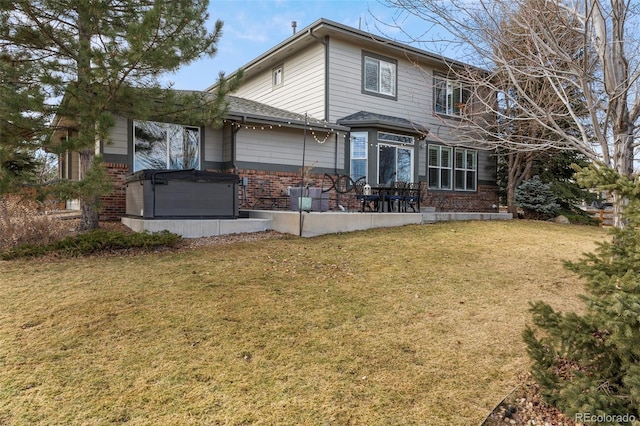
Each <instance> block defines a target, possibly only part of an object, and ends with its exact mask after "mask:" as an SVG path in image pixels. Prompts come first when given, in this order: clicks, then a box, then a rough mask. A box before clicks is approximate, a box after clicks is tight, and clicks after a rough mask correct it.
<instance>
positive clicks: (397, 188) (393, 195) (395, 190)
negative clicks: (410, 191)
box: [384, 182, 407, 212]
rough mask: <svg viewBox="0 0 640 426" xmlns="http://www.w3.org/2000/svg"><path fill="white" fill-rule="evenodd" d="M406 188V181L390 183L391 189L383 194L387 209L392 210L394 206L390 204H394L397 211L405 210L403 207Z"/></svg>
mask: <svg viewBox="0 0 640 426" xmlns="http://www.w3.org/2000/svg"><path fill="white" fill-rule="evenodd" d="M406 188H407V183H406V182H394V183H393V184H392V185H391V190H389V192H388V193H385V194H384V201H385V202H386V203H387V211H388V212H392V211H394V208H393V207H392V205H396V206H397V207H398V208H397V211H398V212H401V211H403V210H404V211H406V209H405V208H404V206H403V204H404V199H405V190H406Z"/></svg>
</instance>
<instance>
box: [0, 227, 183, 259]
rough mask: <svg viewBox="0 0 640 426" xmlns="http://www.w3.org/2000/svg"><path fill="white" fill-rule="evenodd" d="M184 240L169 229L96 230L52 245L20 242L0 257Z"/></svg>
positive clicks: (72, 252)
mask: <svg viewBox="0 0 640 426" xmlns="http://www.w3.org/2000/svg"><path fill="white" fill-rule="evenodd" d="M180 241H181V238H180V236H178V235H176V234H172V233H170V232H168V231H162V232H158V233H154V234H149V233H124V232H121V231H110V230H106V229H96V230H93V231H89V232H86V233H83V234H78V235H74V236H70V237H66V238H64V239H61V240H59V241H55V242H52V243H50V244H44V245H36V244H24V245H20V246H17V247H14V248H13V249H10V250H7V251H5V252H3V253H1V254H0V257H1V258H2V259H3V260H11V259H17V258H20V257H36V256H42V255H46V254H51V253H53V254H56V255H60V256H66V257H78V256H86V255H91V254H96V253H105V252H117V251H122V250H128V249H144V250H149V249H153V248H159V247H175V246H176V245H177V244H178V243H179V242H180Z"/></svg>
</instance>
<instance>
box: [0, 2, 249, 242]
mask: <svg viewBox="0 0 640 426" xmlns="http://www.w3.org/2000/svg"><path fill="white" fill-rule="evenodd" d="M208 3H209V2H208V0H55V1H53V0H15V1H13V2H0V43H1V44H0V51H6V52H10V53H12V54H14V56H16V57H18V56H19V57H20V59H21V63H22V64H25V63H30V64H33V65H32V66H34V70H33V75H34V79H36V80H37V82H38V83H39V85H40V87H41V90H42V91H43V92H45V93H46V94H47V95H48V100H56V99H58V100H59V99H62V101H61V102H59V104H58V105H56V108H55V109H54V112H55V114H56V116H57V117H58V118H61V117H64V118H67V119H72V120H73V121H74V123H75V124H74V127H75V129H76V130H77V132H76V135H75V136H74V137H73V138H69V140H65V141H64V143H62V142H60V141H52V142H56V143H57V145H55V146H53V147H52V149H58V150H60V151H65V150H74V151H78V152H79V153H80V163H81V164H80V173H81V175H82V177H83V181H82V182H80V183H77V184H69V185H67V186H66V188H65V191H66V194H67V195H69V196H71V195H73V196H75V197H77V198H79V199H80V201H81V208H82V222H81V228H83V229H91V228H95V227H97V225H98V208H97V207H98V199H99V197H100V195H104V194H105V193H107V192H108V191H109V190H110V185H108V184H105V179H106V176H105V174H104V170H103V167H102V166H101V164H100V159H99V158H96V156H95V146H96V143H97V142H98V141H102V142H103V143H108V142H109V141H108V134H109V133H108V132H109V129H110V127H111V126H113V124H114V118H113V116H112V114H113V113H115V112H117V113H121V114H125V115H127V116H129V117H135V118H137V119H148V118H151V117H153V118H154V119H172V118H173V119H178V118H179V119H181V120H183V121H182V122H183V123H184V124H197V125H204V124H216V123H219V122H220V121H221V119H222V117H223V115H224V112H225V109H226V103H225V101H224V96H225V95H226V93H227V92H228V91H229V90H232V89H233V88H234V87H235V85H236V84H237V83H238V80H239V79H236V80H234V81H233V82H225V81H224V78H223V77H224V76H223V75H220V78H221V83H220V85H219V90H218V92H217V94H216V96H213V97H205V95H204V94H197V93H191V94H188V95H186V94H182V93H178V92H173V91H170V90H166V89H167V88H166V87H162V86H161V85H160V83H159V77H160V76H161V75H162V74H164V73H170V72H173V71H175V70H177V69H178V68H179V67H180V66H182V65H185V64H188V63H190V62H192V61H194V60H196V59H198V58H200V57H202V56H203V55H209V56H212V55H214V54H215V53H216V45H217V43H218V40H219V37H220V36H221V31H222V22H220V21H217V22H216V23H215V27H214V29H213V31H211V32H209V31H208V30H207V29H206V28H205V25H206V21H207V18H208V14H207V7H208ZM239 76H241V74H240V75H239ZM45 111H47V112H50V111H48V108H47V106H46V105H45V103H44V102H43V103H42V104H41V106H40V110H39V113H41V114H42V113H44V112H45Z"/></svg>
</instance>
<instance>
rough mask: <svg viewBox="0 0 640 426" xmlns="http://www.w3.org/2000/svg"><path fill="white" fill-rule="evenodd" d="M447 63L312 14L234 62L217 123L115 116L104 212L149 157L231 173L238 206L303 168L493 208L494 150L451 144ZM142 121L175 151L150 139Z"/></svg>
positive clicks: (455, 105) (459, 97)
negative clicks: (235, 83)
mask: <svg viewBox="0 0 640 426" xmlns="http://www.w3.org/2000/svg"><path fill="white" fill-rule="evenodd" d="M451 66H453V67H464V64H462V63H458V62H455V61H451V60H447V59H446V58H443V57H441V56H439V55H435V54H433V53H430V52H427V51H424V50H420V49H417V48H414V47H411V46H408V45H405V44H401V43H398V42H395V41H392V40H389V39H386V38H383V37H379V36H374V35H372V34H370V33H368V32H365V31H361V30H359V29H355V28H351V27H348V26H345V25H342V24H338V23H336V22H332V21H329V20H326V19H319V20H318V21H316V22H314V23H313V24H311V25H309V26H308V27H306V28H304V29H303V30H301V31H299V32H297V33H295V34H293V35H292V36H290V37H289V38H287V39H286V40H284V41H283V42H282V43H280V44H278V45H277V46H275V47H274V48H272V49H271V50H269V51H267V52H265V53H264V54H262V55H260V56H259V57H257V58H255V59H254V60H253V61H251V62H249V63H248V64H246V65H245V66H244V67H243V69H244V76H245V77H244V78H245V79H244V83H243V85H242V86H241V88H240V89H239V90H238V91H236V92H235V93H234V94H233V96H230V97H229V98H228V100H229V112H228V114H227V116H226V118H225V120H224V125H223V126H222V128H219V129H213V128H210V127H207V126H201V127H194V126H183V125H181V124H179V123H178V124H176V123H172V124H167V123H154V122H141V121H136V119H135V117H123V116H118V117H117V120H116V126H115V127H114V128H113V130H112V134H111V137H110V141H109V142H108V143H102V142H98V146H97V150H99V152H100V153H102V154H103V157H104V161H105V162H106V164H107V167H108V169H109V173H110V174H111V175H112V177H113V178H114V181H115V182H116V191H115V192H114V194H113V195H112V196H111V197H108V199H106V200H105V202H104V210H103V212H102V216H103V218H112V219H117V218H119V217H121V216H123V215H124V213H125V184H124V182H125V180H126V179H127V176H129V175H130V174H131V173H133V172H136V171H137V170H141V169H147V168H195V169H201V170H212V171H226V172H233V173H236V174H238V176H239V177H240V178H241V180H240V182H241V184H240V186H239V188H238V197H239V205H240V207H241V208H250V207H258V208H259V207H260V206H259V205H258V202H259V200H260V199H261V198H266V199H270V200H276V199H280V198H282V199H284V197H285V196H286V194H287V192H288V190H289V188H290V187H292V186H297V185H300V183H301V179H307V182H305V183H306V184H311V185H312V186H313V185H323V178H324V175H325V174H329V175H330V176H333V177H337V176H338V175H348V176H350V177H351V179H352V180H356V179H358V178H361V177H363V176H364V177H365V179H366V180H367V181H368V182H370V183H371V184H378V183H381V184H382V183H389V182H393V181H410V182H421V183H422V185H423V201H422V205H424V206H431V207H434V208H436V210H438V211H466V212H470V211H473V212H492V211H496V210H497V207H496V206H497V205H498V193H497V190H498V188H497V184H496V160H495V157H494V156H493V155H492V153H491V152H489V151H485V150H481V149H478V148H477V147H476V146H473V144H471V145H469V144H468V145H467V146H461V145H460V144H457V143H455V142H456V141H455V140H454V139H453V136H452V135H453V133H452V132H451V131H450V130H451V129H452V128H453V127H455V125H456V123H457V122H458V121H459V120H460V112H461V110H462V108H465V107H468V106H469V104H470V103H472V102H473V99H470V95H469V93H470V91H469V90H467V88H465V87H464V86H463V85H462V84H460V83H459V82H457V81H455V80H452V79H448V78H447V75H448V70H449V69H450V68H449V67H451ZM215 90H216V86H215V85H212V86H211V87H209V88H207V89H206V91H207V92H211V93H213V92H215ZM149 128H154V129H156V130H158V131H161V132H162V134H163V135H166V138H167V143H166V144H165V145H164V146H169V145H171V142H172V141H170V140H169V139H172V138H173V139H175V141H176V142H178V143H177V144H175V146H180V147H181V148H179V150H178V151H179V152H177V151H176V152H173V151H171V150H168V148H164V149H166V150H167V152H160V151H157V150H153V149H152V150H149V149H148V144H149V143H150V141H148V140H145V136H144V135H147V134H149ZM173 155H175V157H176V158H175V160H176V161H175V162H174V161H173V160H172V156H173ZM75 161H76V159H74V156H73V154H72V153H70V154H69V155H68V156H67V157H65V158H63V159H62V161H61V163H60V164H61V170H62V177H69V178H73V177H77V173H76V174H74V171H75V170H76V168H75V166H74V162H75ZM303 170H307V171H308V172H309V173H308V174H305V175H304V176H303V174H302V171H303ZM267 207H273V205H271V206H267ZM330 208H332V209H333V208H336V206H335V205H331V206H330Z"/></svg>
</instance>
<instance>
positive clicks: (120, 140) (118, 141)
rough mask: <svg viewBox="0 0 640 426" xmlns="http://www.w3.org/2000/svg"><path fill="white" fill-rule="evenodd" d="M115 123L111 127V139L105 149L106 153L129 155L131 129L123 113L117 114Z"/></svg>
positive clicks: (104, 152)
mask: <svg viewBox="0 0 640 426" xmlns="http://www.w3.org/2000/svg"><path fill="white" fill-rule="evenodd" d="M114 118H115V125H114V126H113V127H112V128H111V132H110V134H109V139H108V140H107V141H106V143H105V144H104V146H103V147H102V149H103V152H102V153H103V154H105V155H109V154H111V155H127V154H128V151H129V149H128V148H129V147H128V133H127V132H129V131H130V129H129V128H128V126H127V119H126V118H125V117H123V116H121V115H116V116H115V117H114Z"/></svg>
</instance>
